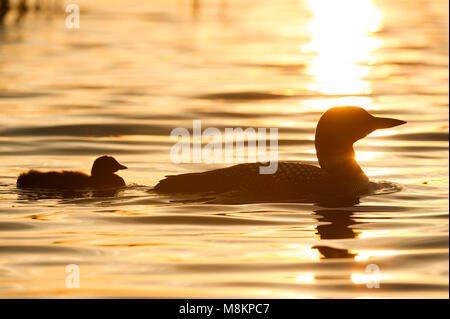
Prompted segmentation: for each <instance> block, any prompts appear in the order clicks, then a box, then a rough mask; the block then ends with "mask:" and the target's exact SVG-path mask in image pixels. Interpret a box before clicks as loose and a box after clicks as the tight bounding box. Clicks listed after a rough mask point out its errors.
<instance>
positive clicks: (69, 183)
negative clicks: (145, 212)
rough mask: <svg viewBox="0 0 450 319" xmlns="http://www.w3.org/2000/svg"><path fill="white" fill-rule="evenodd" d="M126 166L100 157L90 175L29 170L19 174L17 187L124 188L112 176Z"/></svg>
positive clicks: (118, 177)
mask: <svg viewBox="0 0 450 319" xmlns="http://www.w3.org/2000/svg"><path fill="white" fill-rule="evenodd" d="M126 168H127V167H126V166H123V165H122V164H119V162H117V161H116V160H115V158H114V157H111V156H107V155H104V156H101V157H99V158H97V159H96V160H95V161H94V164H93V165H92V169H91V175H90V176H89V175H87V174H85V173H82V172H74V171H59V172H56V171H50V172H41V171H36V170H30V171H28V172H26V173H22V174H20V176H19V177H18V178H17V187H20V188H42V189H57V190H59V189H61V190H76V189H86V188H93V189H107V188H118V187H122V186H125V182H124V180H123V179H122V177H120V176H118V175H116V174H114V172H117V171H118V170H120V169H126Z"/></svg>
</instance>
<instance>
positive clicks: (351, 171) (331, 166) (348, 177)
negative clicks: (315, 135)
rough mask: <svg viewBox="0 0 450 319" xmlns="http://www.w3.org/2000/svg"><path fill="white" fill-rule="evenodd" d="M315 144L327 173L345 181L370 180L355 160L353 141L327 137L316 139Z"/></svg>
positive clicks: (320, 161)
mask: <svg viewBox="0 0 450 319" xmlns="http://www.w3.org/2000/svg"><path fill="white" fill-rule="evenodd" d="M315 145H316V152H317V158H318V160H319V164H320V167H321V168H322V169H324V170H325V171H326V172H327V173H329V174H330V175H332V176H333V177H336V178H339V180H341V181H343V182H344V181H363V182H368V181H369V179H368V178H367V176H366V174H364V171H363V170H362V169H361V167H360V166H359V165H358V163H357V162H356V160H355V151H354V150H353V144H352V143H340V142H336V141H333V139H327V140H322V141H321V140H316V142H315Z"/></svg>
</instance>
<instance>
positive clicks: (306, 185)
mask: <svg viewBox="0 0 450 319" xmlns="http://www.w3.org/2000/svg"><path fill="white" fill-rule="evenodd" d="M404 123H406V122H405V121H401V120H396V119H391V118H383V117H375V116H373V115H371V114H369V113H368V112H367V111H366V110H364V109H362V108H360V107H350V106H349V107H333V108H331V109H329V110H328V111H326V112H325V113H324V114H323V115H322V117H321V118H320V120H319V123H318V124H317V128H316V138H315V146H316V151H317V158H318V160H319V164H320V167H317V166H314V165H309V164H304V163H299V162H279V163H278V170H277V171H276V172H275V173H274V174H266V175H264V174H259V167H260V165H261V164H259V163H246V164H239V165H235V166H232V167H227V168H222V169H217V170H212V171H206V172H201V173H189V174H181V175H173V176H167V178H166V179H163V180H161V181H160V182H159V183H158V184H157V185H156V186H155V188H154V189H155V191H157V192H160V193H194V192H227V191H237V190H240V191H247V192H251V193H254V194H268V195H275V196H284V195H287V194H293V195H300V196H301V195H304V194H324V195H339V194H344V195H359V194H364V193H367V192H368V191H369V185H370V182H369V179H368V177H367V176H366V175H365V174H364V172H363V171H362V169H361V168H360V167H359V165H358V163H357V162H356V160H355V152H354V150H353V143H355V142H356V141H358V140H360V139H362V138H364V137H365V136H367V135H368V134H369V133H371V132H373V131H375V130H377V129H382V128H389V127H394V126H397V125H401V124H404Z"/></svg>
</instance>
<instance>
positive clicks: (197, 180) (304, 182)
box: [154, 162, 329, 194]
mask: <svg viewBox="0 0 450 319" xmlns="http://www.w3.org/2000/svg"><path fill="white" fill-rule="evenodd" d="M262 165H263V164H260V163H245V164H238V165H234V166H231V167H227V168H221V169H216V170H212V171H206V172H201V173H188V174H181V175H172V176H167V177H166V178H165V179H163V180H161V181H160V182H159V183H158V184H157V185H156V186H155V188H154V190H155V191H157V192H161V193H195V192H216V193H217V192H225V191H236V190H238V191H239V190H240V191H249V192H257V193H270V194H274V193H286V192H289V193H297V192H305V191H311V192H315V191H317V190H319V189H321V187H322V188H323V186H324V183H326V181H327V179H328V178H329V176H328V175H327V174H326V173H325V172H324V171H323V170H322V169H320V168H319V167H317V166H313V165H308V164H303V163H298V162H279V163H278V169H277V171H276V172H275V173H274V174H260V173H259V168H260V166H262Z"/></svg>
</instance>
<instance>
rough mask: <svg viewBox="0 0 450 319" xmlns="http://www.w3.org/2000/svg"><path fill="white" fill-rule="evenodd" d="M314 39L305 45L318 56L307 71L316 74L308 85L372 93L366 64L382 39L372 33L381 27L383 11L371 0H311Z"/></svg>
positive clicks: (325, 90) (317, 88)
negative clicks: (313, 80) (367, 78)
mask: <svg viewBox="0 0 450 319" xmlns="http://www.w3.org/2000/svg"><path fill="white" fill-rule="evenodd" d="M309 7H310V9H311V11H312V13H313V18H312V21H311V23H310V25H309V29H310V32H311V38H312V39H311V41H310V42H309V43H308V44H306V45H305V46H303V48H302V49H303V51H304V52H305V53H313V54H315V57H314V58H313V61H312V62H311V64H310V65H309V68H308V73H309V74H310V75H312V76H314V78H315V82H313V83H310V84H309V85H308V88H309V89H310V90H312V91H318V92H321V93H324V94H328V95H330V94H331V95H332V94H346V95H351V94H369V93H371V92H372V90H371V88H370V83H369V82H368V81H367V80H365V78H366V77H367V76H368V75H369V66H367V64H369V63H372V62H374V58H373V56H372V55H371V54H370V52H371V51H373V50H375V49H376V48H378V47H379V46H380V45H381V43H382V42H381V40H380V39H377V38H374V37H372V36H371V33H373V32H376V31H378V30H380V28H381V25H382V14H381V11H380V10H379V9H378V7H377V6H376V5H374V4H373V3H372V0H345V1H334V0H310V1H309Z"/></svg>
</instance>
